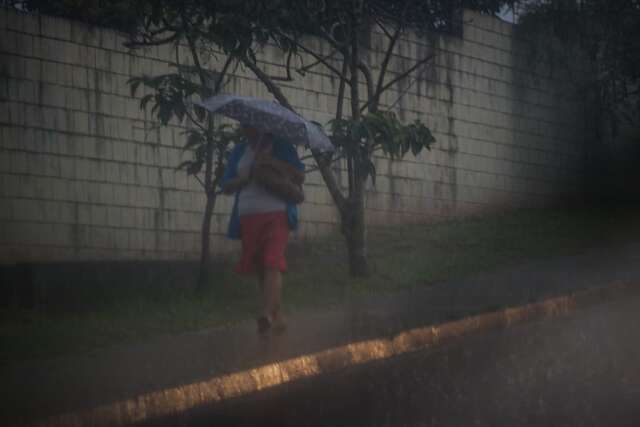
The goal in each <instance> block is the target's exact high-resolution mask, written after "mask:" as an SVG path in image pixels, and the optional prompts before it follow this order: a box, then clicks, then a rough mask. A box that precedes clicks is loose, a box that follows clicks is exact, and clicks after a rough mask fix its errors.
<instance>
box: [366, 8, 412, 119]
mask: <svg viewBox="0 0 640 427" xmlns="http://www.w3.org/2000/svg"><path fill="white" fill-rule="evenodd" d="M409 2H410V0H407V1H406V2H405V4H404V8H403V9H402V14H401V16H400V22H398V25H397V27H396V29H395V31H394V32H393V35H392V36H390V37H389V46H388V47H387V51H386V52H385V55H384V59H383V60H382V64H381V65H380V74H378V84H377V85H376V91H375V93H374V96H373V97H372V98H369V102H371V104H370V105H369V109H370V110H371V111H373V112H375V111H377V110H378V105H379V103H380V96H381V95H382V92H383V89H382V88H383V86H384V78H385V77H386V73H387V68H388V66H389V61H390V60H391V56H392V55H393V49H394V48H395V46H396V43H397V42H398V39H399V38H400V35H401V34H402V30H403V29H404V24H405V19H406V15H407V11H408V8H409ZM378 25H380V27H381V28H382V29H383V30H384V31H385V34H387V36H388V35H389V33H388V31H387V30H386V27H385V25H384V22H381V23H379V24H378Z"/></svg>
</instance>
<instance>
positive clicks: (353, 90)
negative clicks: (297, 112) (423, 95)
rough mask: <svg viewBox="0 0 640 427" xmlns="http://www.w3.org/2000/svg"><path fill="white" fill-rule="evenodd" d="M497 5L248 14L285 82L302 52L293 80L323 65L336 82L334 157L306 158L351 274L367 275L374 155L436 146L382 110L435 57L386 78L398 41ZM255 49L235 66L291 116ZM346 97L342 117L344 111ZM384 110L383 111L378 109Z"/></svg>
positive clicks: (404, 3)
mask: <svg viewBox="0 0 640 427" xmlns="http://www.w3.org/2000/svg"><path fill="white" fill-rule="evenodd" d="M502 3H504V2H501V1H490V0H485V1H453V2H452V1H445V0H442V1H418V0H400V1H383V0H324V1H319V2H306V1H291V0H290V1H287V0H280V1H275V0H274V1H271V2H258V6H257V7H256V8H255V9H254V11H253V15H252V16H251V18H250V19H249V22H251V24H252V25H253V26H257V27H260V28H263V29H265V31H266V33H267V34H268V35H269V37H270V40H272V41H273V42H274V43H275V44H276V45H277V46H278V47H279V48H280V49H281V50H283V51H284V52H285V53H286V64H285V66H286V76H287V79H288V80H291V79H293V77H292V73H291V68H292V65H291V64H292V60H291V58H292V56H294V55H299V54H300V53H304V54H306V55H308V56H311V57H313V58H314V62H313V63H312V64H309V65H306V66H305V65H304V64H302V65H300V66H299V67H297V71H298V73H299V74H300V75H302V76H304V74H305V73H306V72H307V71H308V70H309V69H310V68H312V67H314V66H323V67H324V68H325V69H326V70H328V71H329V72H330V73H332V74H333V75H334V76H335V77H337V78H338V79H339V81H340V84H339V86H338V88H337V92H336V94H335V95H336V99H337V102H336V107H335V118H334V119H333V120H332V121H331V123H330V124H329V127H330V133H331V139H332V141H333V143H334V144H335V146H336V149H337V150H336V154H335V155H322V154H319V153H313V156H314V158H315V160H316V162H317V164H318V168H319V169H320V172H321V174H322V177H323V179H324V182H325V184H326V185H327V188H328V190H329V192H330V194H331V196H332V198H333V201H334V203H335V205H336V206H337V208H338V211H339V214H340V220H341V231H342V234H343V235H344V237H345V240H346V243H347V248H348V253H349V266H350V271H351V274H352V275H354V276H366V275H368V274H369V265H368V261H367V238H366V218H365V195H366V185H365V184H366V181H367V179H369V178H371V179H373V180H375V175H376V170H375V166H374V162H373V154H374V153H375V152H377V151H382V152H383V153H385V154H387V155H390V156H391V157H392V158H397V157H402V156H403V155H405V153H407V152H409V151H411V152H412V154H413V155H418V154H419V153H420V152H421V151H422V150H424V149H429V148H430V146H431V145H432V144H433V143H434V142H435V139H434V138H433V136H432V134H431V132H430V131H429V129H428V128H427V127H426V126H425V125H424V124H423V123H422V122H421V121H419V120H416V121H415V122H413V123H411V124H408V125H407V124H403V123H402V122H400V121H399V120H398V119H397V117H396V116H395V114H394V113H393V112H392V110H391V107H392V106H389V105H387V106H385V105H383V104H382V99H383V97H384V94H385V92H387V91H388V90H390V89H391V88H393V87H394V85H395V84H396V83H398V82H400V81H403V80H407V79H409V78H411V77H412V76H413V77H416V78H417V76H419V73H420V71H421V68H422V67H423V66H425V65H427V64H429V63H431V62H432V61H433V59H434V58H435V53H434V52H431V53H430V54H428V55H427V56H425V57H423V58H417V59H415V61H414V62H413V64H411V65H410V66H409V67H408V68H407V69H406V70H405V71H403V72H401V73H399V74H396V75H394V76H393V77H390V76H389V75H388V74H389V73H388V69H389V65H390V64H391V63H392V57H393V55H394V53H395V50H396V46H397V44H398V42H399V41H400V39H401V38H402V37H403V36H405V35H407V33H409V32H410V31H412V30H415V31H417V33H418V34H419V35H425V34H427V33H430V32H431V33H432V32H441V31H450V30H451V29H452V28H453V27H454V26H455V16H456V15H455V13H454V12H455V11H457V10H459V8H460V7H461V6H463V5H467V6H470V7H474V8H476V9H478V10H481V11H483V12H491V13H494V12H497V11H498V9H499V6H500V5H501V4H502ZM374 27H375V28H377V29H378V30H379V31H381V32H382V33H383V34H384V36H385V37H386V51H385V53H384V56H383V60H382V62H381V63H371V62H369V61H368V60H367V55H365V53H366V51H367V49H368V46H367V45H368V42H369V40H370V36H371V31H372V28H374ZM242 31H246V32H249V31H248V30H244V29H243V30H242ZM314 39H315V40H320V41H321V45H324V46H329V47H330V48H331V51H330V53H329V54H323V53H322V47H320V48H319V47H318V45H317V44H314V43H313V40H314ZM254 46H255V47H254ZM259 46H260V45H259V44H254V45H252V46H250V47H248V48H247V49H245V50H244V53H245V55H244V56H243V57H242V58H241V59H242V63H243V64H244V65H245V66H246V67H247V68H249V69H250V70H251V71H252V72H253V73H254V74H255V76H256V77H257V78H258V79H259V80H260V81H262V83H263V84H264V85H265V86H266V87H267V88H268V90H269V91H270V92H271V93H272V94H273V96H274V97H275V98H276V99H277V100H278V101H279V102H280V103H281V104H282V105H284V106H286V107H287V108H289V109H292V110H293V106H292V105H291V103H290V102H289V100H288V99H287V97H286V96H285V95H284V93H283V91H282V90H281V88H280V86H279V79H274V78H273V77H271V76H269V75H268V74H267V73H266V72H265V71H264V70H263V69H262V68H261V65H260V63H259V62H258V61H257V60H256V54H255V53H254V49H257V48H259ZM408 86H409V87H410V86H411V84H409V85H408ZM401 96H402V95H401ZM347 98H348V100H349V105H348V111H349V114H348V115H346V114H345V111H344V108H345V107H344V103H345V100H346V99H347ZM385 107H386V108H389V109H388V110H385V109H384V108H385ZM337 158H345V159H346V164H347V174H348V186H347V191H346V192H343V191H342V189H341V188H340V186H339V184H338V182H337V180H336V177H335V175H334V172H333V170H332V168H331V163H332V162H333V161H335V160H336V159H337ZM374 182H375V181H374Z"/></svg>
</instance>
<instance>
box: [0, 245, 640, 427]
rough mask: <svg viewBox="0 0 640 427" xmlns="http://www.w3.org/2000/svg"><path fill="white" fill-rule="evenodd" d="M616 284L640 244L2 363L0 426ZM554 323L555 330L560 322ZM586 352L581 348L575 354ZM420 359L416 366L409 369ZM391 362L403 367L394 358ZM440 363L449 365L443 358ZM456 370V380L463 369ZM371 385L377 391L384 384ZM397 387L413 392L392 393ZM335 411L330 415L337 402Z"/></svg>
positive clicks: (628, 278) (634, 275) (627, 276)
mask: <svg viewBox="0 0 640 427" xmlns="http://www.w3.org/2000/svg"><path fill="white" fill-rule="evenodd" d="M610 283H640V247H639V246H638V245H635V246H628V247H624V248H617V249H616V250H611V249H609V250H600V251H594V252H589V253H585V254H582V255H576V256H567V257H558V258H552V259H547V260H537V261H531V262H528V263H525V264H522V265H520V266H518V267H515V268H512V269H509V270H504V271H498V272H493V273H486V274H482V275H478V276H476V277H473V278H469V279H466V280H461V281H456V282H449V283H441V284H435V285H433V286H429V287H421V288H417V289H415V290H412V291H406V292H400V293H396V294H387V295H375V296H370V297H364V296H363V297H359V298H354V299H352V300H348V301H344V303H343V304H342V305H341V306H338V307H334V308H333V309H331V310H317V311H307V312H302V313H296V314H295V315H294V316H292V317H291V318H290V327H289V329H288V330H287V332H286V333H285V334H284V335H282V336H280V337H273V338H272V339H268V340H265V339H260V338H259V337H258V336H257V334H256V332H255V325H254V323H253V322H244V323H241V324H238V325H234V326H230V327H226V328H216V329H212V330H206V331H199V332H193V333H186V334H180V335H173V336H163V337H157V338H154V339H151V340H147V341H144V342H140V343H136V344H133V345H127V346H120V347H115V348H111V349H105V350H102V351H99V352H93V353H88V354H79V355H76V356H73V357H66V358H61V359H56V360H46V361H30V362H25V363H22V364H18V365H12V366H5V367H2V368H0V378H2V381H3V387H2V395H0V398H1V399H2V401H3V406H4V407H5V408H4V410H3V411H2V413H1V414H0V425H4V424H6V423H4V422H2V421H3V420H16V419H20V420H25V419H27V420H28V419H41V418H44V417H47V416H51V415H57V414H62V413H68V412H75V411H78V410H83V409H88V408H93V407H96V406H100V405H108V404H110V403H112V402H119V401H123V400H127V399H131V398H134V399H135V398H136V397H137V396H140V395H142V394H145V393H152V392H156V391H162V390H165V389H167V388H170V387H174V388H175V387H180V386H182V385H188V384H192V383H195V382H198V381H206V380H207V379H209V378H212V377H216V376H220V375H225V374H229V373H234V372H239V371H244V370H248V369H252V368H255V367H259V366H264V365H266V364H269V363H272V362H277V361H280V360H283V359H291V358H294V357H298V356H303V355H306V354H309V353H312V352H318V351H322V350H326V349H330V348H335V347H337V346H341V345H345V344H348V343H352V342H358V341H362V340H367V339H372V338H378V337H386V336H390V335H393V334H396V333H398V332H400V331H404V330H407V329H409V328H414V327H420V326H424V325H433V324H439V323H442V322H446V321H450V320H453V319H460V318H463V317H466V316H469V315H473V314H478V313H481V312H485V311H488V310H489V311H490V310H495V309H497V308H499V307H504V306H519V305H523V304H527V303H530V302H532V301H540V300H543V299H546V298H549V297H553V296H557V295H564V294H568V293H570V292H574V291H577V290H580V289H585V288H595V287H600V286H606V285H608V284H610ZM549 329H550V330H553V325H550V326H549ZM473 339H475V338H470V340H473ZM523 345H524V343H520V346H523ZM480 347H482V345H480ZM478 351H480V350H478ZM464 354H466V353H464V352H463V353H462V355H464ZM470 354H471V353H470ZM473 354H475V355H474V356H469V360H471V359H473V360H474V361H475V360H477V361H482V364H483V366H484V365H486V366H489V365H487V363H488V360H489V359H491V357H490V355H486V354H485V355H482V353H481V352H479V353H478V352H476V353H473ZM462 355H460V356H458V357H463V356H462ZM578 356H580V354H576V357H578ZM425 357H427V356H425ZM505 357H506V356H505ZM415 358H418V359H419V356H415V355H414V356H410V357H409V356H408V359H407V361H412V360H414V359H415ZM411 363H417V361H416V362H411ZM411 363H408V362H407V364H406V366H411ZM443 363H444V362H443ZM401 365H402V366H405V364H401ZM463 365H464V363H462V362H461V363H460V364H459V367H460V369H463ZM472 365H473V364H472ZM390 366H395V365H394V363H391V365H390ZM434 366H441V365H438V364H437V363H436V364H435V365H434ZM470 366H471V365H470ZM478 368H479V367H478V366H476V367H475V368H474V369H478ZM398 369H400V368H398ZM407 369H408V368H407ZM416 369H417V368H416ZM420 369H427V368H426V367H423V368H420ZM440 372H441V371H440V370H439V369H435V370H434V371H433V372H432V374H431V375H434V376H435V375H444V374H440ZM389 375H391V374H389ZM447 375H450V376H455V372H450V373H449V374H447ZM486 375H489V374H486ZM372 378H373V379H375V376H374V377H372ZM384 378H386V375H383V376H381V377H380V381H382V380H383V379H384ZM373 379H372V381H373ZM322 381H325V380H324V379H323V380H322ZM365 383H366V384H375V382H365ZM349 384H351V382H349ZM353 384H360V382H359V381H355V382H353ZM296 387H297V386H296ZM363 387H365V386H363ZM366 387H372V388H373V389H376V388H380V387H383V385H370V386H369V385H367V386H366ZM342 388H344V389H345V390H351V392H350V393H351V394H354V395H359V394H362V393H363V391H362V390H360V389H355V390H354V389H353V388H349V387H346V386H345V387H342V386H341V388H340V389H342ZM321 389H322V388H318V390H321ZM401 390H402V389H401ZM396 392H397V393H400V394H402V393H404V392H402V391H393V393H396ZM389 393H392V391H389ZM451 393H453V392H451ZM410 394H411V393H410ZM322 396H323V395H322V394H321V393H320V392H318V394H316V395H315V397H313V398H312V400H313V399H316V400H320V401H326V400H327V399H326V397H325V398H323V397H322ZM372 399H373V398H372ZM451 399H453V398H451ZM449 401H450V402H453V401H455V399H454V400H449ZM638 401H639V402H640V400H638ZM367 402H368V401H367ZM367 402H364V403H367ZM460 402H462V401H460ZM364 403H363V404H364ZM367 404H371V402H369V403H367ZM459 405H462V403H459ZM278 406H280V405H278ZM284 407H285V408H286V407H287V405H285V406H284ZM444 407H447V406H446V405H445V406H443V408H444ZM326 410H327V411H328V412H330V408H327V409H326ZM376 410H377V409H376ZM452 411H453V409H452ZM372 413H375V411H374V412H372ZM380 416H382V415H380ZM386 416H387V415H385V417H386ZM383 418H384V417H383ZM307 424H308V423H307V422H305V423H302V424H301V425H307ZM365 424H367V425H370V423H365ZM381 425H384V424H381ZM389 425H395V424H389ZM418 425H420V424H418ZM426 425H429V424H426ZM436 425H437V424H436ZM494 425H509V423H507V424H503V423H498V424H494Z"/></svg>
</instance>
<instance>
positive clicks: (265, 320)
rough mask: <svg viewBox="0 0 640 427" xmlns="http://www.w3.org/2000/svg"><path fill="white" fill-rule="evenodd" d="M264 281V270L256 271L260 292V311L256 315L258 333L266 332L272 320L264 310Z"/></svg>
mask: <svg viewBox="0 0 640 427" xmlns="http://www.w3.org/2000/svg"><path fill="white" fill-rule="evenodd" d="M265 281H266V275H265V270H264V269H261V270H259V271H258V291H259V292H260V297H261V300H262V309H261V310H262V312H261V313H260V316H258V319H257V320H258V332H260V333H264V332H266V331H267V330H268V329H269V328H270V327H271V322H272V318H271V315H270V313H269V312H268V311H267V310H266V304H265V299H266V297H265V296H266V289H267V287H266V285H265Z"/></svg>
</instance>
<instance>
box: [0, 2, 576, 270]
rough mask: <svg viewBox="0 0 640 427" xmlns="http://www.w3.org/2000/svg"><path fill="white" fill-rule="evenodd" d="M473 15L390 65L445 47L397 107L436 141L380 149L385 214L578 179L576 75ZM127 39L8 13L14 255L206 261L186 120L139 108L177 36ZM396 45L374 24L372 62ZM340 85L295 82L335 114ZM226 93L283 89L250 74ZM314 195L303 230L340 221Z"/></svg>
mask: <svg viewBox="0 0 640 427" xmlns="http://www.w3.org/2000/svg"><path fill="white" fill-rule="evenodd" d="M464 20H465V22H466V24H465V26H464V32H463V36H462V37H461V38H456V37H438V38H435V39H434V40H432V41H433V42H435V45H431V44H429V42H427V41H425V40H421V39H418V38H417V37H408V38H407V39H406V40H403V41H402V43H400V45H399V48H398V54H397V55H396V56H395V57H394V58H393V60H392V62H391V67H390V70H389V78H392V77H393V75H394V74H395V73H398V72H401V71H402V70H403V69H405V68H406V67H407V66H409V65H408V64H410V60H408V58H409V59H410V58H417V57H421V56H422V55H425V54H429V53H430V52H431V51H432V50H433V49H434V46H435V50H434V53H435V54H436V57H435V58H436V59H435V61H434V63H433V64H432V65H430V66H427V67H425V69H424V71H423V73H422V74H421V77H420V78H419V79H417V81H414V82H409V84H408V83H407V82H405V83H401V84H398V85H396V87H394V88H392V90H390V91H389V92H388V93H387V95H386V96H385V98H384V100H383V103H384V104H385V105H386V106H393V108H394V110H395V111H396V112H397V113H398V114H399V116H400V117H401V118H402V119H404V120H406V121H412V120H414V119H418V118H419V119H420V120H422V121H423V122H425V123H426V124H427V125H428V126H429V127H430V128H431V129H432V130H433V132H434V135H435V137H436V138H437V143H436V145H435V147H434V149H433V150H432V151H431V152H427V153H423V154H421V155H420V156H418V157H417V158H413V157H411V156H408V157H407V158H405V159H403V160H401V161H400V160H397V161H390V160H389V159H386V158H382V157H380V158H376V165H377V169H378V174H379V176H378V178H377V182H376V186H375V187H373V186H371V188H370V191H369V194H368V199H367V204H368V206H369V210H368V214H369V217H368V218H369V221H370V222H371V223H372V224H376V223H384V224H389V223H403V222H421V221H427V220H432V219H437V218H443V217H448V216H452V215H466V214H470V213H476V212H483V211H488V210H501V209H509V208H513V207H523V206H536V207H537V206H544V205H547V204H549V203H553V202H555V201H557V200H558V199H562V198H564V197H567V196H570V195H574V194H576V193H578V192H579V191H580V186H581V179H582V168H583V164H582V158H583V153H582V148H581V139H582V128H583V123H582V116H581V114H580V106H579V104H577V103H576V102H575V101H573V100H572V99H571V96H570V93H568V92H567V90H566V89H564V87H565V86H566V85H565V83H566V82H563V81H562V80H559V79H558V78H557V77H556V76H549V75H545V73H544V70H541V67H532V66H531V64H529V63H528V62H527V59H526V58H527V51H526V48H525V47H524V45H522V44H521V43H519V42H518V41H517V39H516V38H515V37H514V35H513V28H512V26H511V25H509V24H506V23H503V22H501V21H499V20H497V19H494V18H490V17H483V16H480V15H477V14H473V13H466V14H465V17H464ZM124 41H125V39H124V37H123V36H121V35H119V34H117V33H116V32H113V31H110V30H105V29H99V28H87V27H86V26H84V25H83V24H80V23H76V22H71V21H67V20H64V19H59V18H51V17H37V16H30V15H24V14H18V13H16V12H13V11H8V10H6V9H0V263H5V264H7V263H14V262H21V261H40V260H47V261H58V260H59V261H64V260H89V259H112V260H113V259H115V260H126V259H196V258H197V253H198V248H199V238H198V230H199V228H200V223H201V218H202V210H203V208H204V196H203V194H202V192H201V191H200V188H199V185H198V184H197V182H196V181H194V180H193V179H189V178H187V177H186V176H185V174H184V173H182V172H176V171H175V169H174V168H175V166H176V165H177V164H178V163H179V162H180V161H181V160H182V159H183V153H182V152H181V147H182V144H183V136H182V132H183V131H184V128H182V127H181V126H180V125H179V124H177V123H175V124H173V125H172V126H170V127H161V128H158V127H157V126H156V122H155V120H154V119H153V118H152V117H151V115H150V114H149V113H145V112H144V111H141V110H140V109H139V98H140V97H141V96H142V95H144V92H143V93H141V94H139V95H138V98H134V97H132V96H131V94H130V89H129V86H128V84H127V80H128V79H129V78H130V77H131V76H135V75H140V74H143V73H146V74H159V73H162V72H163V71H165V70H167V69H168V62H169V61H171V60H172V59H173V56H172V55H171V52H169V51H168V50H167V49H166V48H151V49H147V50H136V51H130V50H127V49H126V48H124V47H123V42H124ZM384 45H385V40H384V37H383V36H382V35H381V34H379V33H377V32H374V33H373V34H372V38H371V49H370V52H369V60H370V61H372V63H375V62H378V63H379V62H380V58H381V55H382V52H383V49H384ZM183 57H186V55H183ZM260 60H261V61H262V62H263V65H266V64H269V66H268V68H269V72H270V74H277V73H283V69H282V63H283V58H282V57H281V55H279V54H278V53H277V52H275V51H273V50H272V49H269V48H266V49H265V51H264V52H263V53H262V56H261V57H260ZM307 62H312V61H311V60H308V61H307ZM211 65H212V66H214V67H215V66H216V65H217V64H211ZM337 85H338V82H337V81H336V79H335V78H333V77H331V76H330V75H329V74H328V72H325V71H324V70H322V69H320V68H319V67H317V68H316V69H314V71H313V72H311V73H309V74H308V75H307V76H306V77H305V78H304V79H301V80H297V81H294V82H290V83H287V84H286V85H285V87H284V92H285V94H286V95H287V96H288V97H289V99H290V100H291V101H292V104H293V105H294V106H295V107H296V108H298V109H299V111H300V112H301V113H302V114H304V115H306V116H307V117H309V118H311V119H314V120H318V121H320V122H323V123H326V122H327V121H328V120H330V119H331V118H332V111H333V110H334V109H335V102H336V97H335V93H336V91H337V90H336V88H337ZM226 90H227V91H228V92H232V93H240V94H246V95H254V96H261V97H269V94H268V92H267V91H266V89H265V88H264V87H263V86H262V85H261V84H260V83H259V82H258V81H256V80H255V79H254V78H252V76H251V75H249V74H248V73H247V72H246V71H243V70H239V72H238V74H237V75H236V77H235V78H234V79H233V80H232V82H231V83H230V85H229V86H228V87H227V89H226ZM345 105H348V99H347V100H346V102H345ZM301 154H302V153H301ZM306 193H307V201H306V202H305V203H304V204H303V205H302V206H301V227H300V230H299V232H298V233H297V236H296V237H298V238H307V237H309V238H313V237H317V236H321V235H324V234H326V233H328V232H331V231H332V230H335V228H336V224H337V220H338V218H337V215H336V211H335V208H334V207H333V205H332V203H331V199H330V196H329V195H328V193H327V191H326V190H325V188H324V186H323V183H322V179H321V177H320V175H319V173H317V172H314V173H311V174H309V176H308V181H307V185H306ZM230 209H231V200H230V198H228V197H222V198H219V200H218V204H217V207H216V214H215V216H214V219H213V226H212V231H213V233H212V236H211V239H212V248H213V249H214V251H215V252H220V253H223V252H227V251H230V250H234V249H236V248H237V243H232V242H229V241H227V240H226V239H225V238H224V232H225V229H226V223H227V217H228V214H229V212H230Z"/></svg>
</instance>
